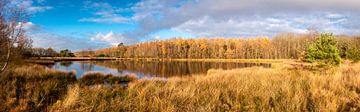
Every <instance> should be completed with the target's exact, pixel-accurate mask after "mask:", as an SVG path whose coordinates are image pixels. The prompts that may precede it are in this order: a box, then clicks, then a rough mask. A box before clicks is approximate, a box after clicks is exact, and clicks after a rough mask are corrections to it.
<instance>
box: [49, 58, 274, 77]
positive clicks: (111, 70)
mask: <svg viewBox="0 0 360 112" xmlns="http://www.w3.org/2000/svg"><path fill="white" fill-rule="evenodd" d="M252 66H262V67H266V68H268V67H271V64H269V63H235V62H174V61H72V62H71V61H66V62H57V63H55V65H51V66H49V67H50V68H54V69H58V70H63V71H73V70H75V71H76V76H77V77H81V75H82V74H84V73H86V72H102V73H105V74H113V75H129V74H134V75H136V76H138V77H140V78H141V77H165V78H166V77H172V76H188V75H194V74H205V73H206V72H207V71H208V70H209V69H225V70H227V69H234V68H244V67H252Z"/></svg>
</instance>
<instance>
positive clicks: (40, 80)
mask: <svg viewBox="0 0 360 112" xmlns="http://www.w3.org/2000/svg"><path fill="white" fill-rule="evenodd" d="M133 80H135V78H134V77H132V76H121V77H117V76H112V75H104V74H100V73H87V74H84V75H83V77H81V78H80V79H76V77H75V73H74V72H61V71H56V70H51V69H46V68H45V67H44V66H40V65H24V66H19V67H12V69H9V70H7V71H5V72H3V73H1V74H0V87H1V89H0V111H2V112H4V111H5V112H6V111H14V112H17V111H35V112H38V111H50V110H51V109H52V105H53V104H55V103H56V102H58V101H61V99H63V98H64V97H66V95H67V92H68V91H69V90H68V88H69V87H72V86H73V85H80V87H81V88H91V87H96V85H106V86H108V87H112V86H116V87H121V88H123V87H124V86H122V84H124V83H125V84H126V83H128V82H130V81H133Z"/></svg>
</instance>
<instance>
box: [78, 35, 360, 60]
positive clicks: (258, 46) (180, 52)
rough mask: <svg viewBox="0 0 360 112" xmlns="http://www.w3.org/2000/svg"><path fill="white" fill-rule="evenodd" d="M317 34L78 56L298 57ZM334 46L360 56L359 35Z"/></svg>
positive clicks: (184, 42) (181, 42)
mask: <svg viewBox="0 0 360 112" xmlns="http://www.w3.org/2000/svg"><path fill="white" fill-rule="evenodd" d="M318 37H319V34H318V33H312V34H293V33H283V34H278V35H276V36H274V37H272V38H268V37H256V38H199V39H181V38H177V39H170V40H156V41H150V42H144V43H140V44H134V45H128V46H125V45H123V44H122V43H121V44H119V45H118V46H117V47H112V48H105V49H100V50H96V51H94V52H93V51H82V52H78V53H76V55H77V56H99V57H120V58H191V59H198V58H201V59H204V58H205V59H207V58H221V59H299V58H301V57H302V56H303V55H304V53H305V50H306V49H307V47H308V46H309V45H310V44H312V43H313V42H314V41H315V40H316V38H318ZM336 40H337V49H338V51H339V53H340V56H341V57H342V58H346V59H354V58H357V59H358V58H359V55H360V36H339V35H338V36H336Z"/></svg>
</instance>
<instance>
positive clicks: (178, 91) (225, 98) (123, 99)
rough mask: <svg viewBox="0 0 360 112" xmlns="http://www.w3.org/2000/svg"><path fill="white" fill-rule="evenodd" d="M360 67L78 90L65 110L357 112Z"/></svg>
mask: <svg viewBox="0 0 360 112" xmlns="http://www.w3.org/2000/svg"><path fill="white" fill-rule="evenodd" d="M359 66H360V65H359V64H355V65H344V66H340V67H338V68H334V69H331V70H325V71H317V72H314V71H308V70H298V69H293V68H291V69H288V68H276V69H274V68H260V67H253V68H243V69H234V70H226V71H224V70H210V71H209V72H208V73H207V74H206V75H198V76H192V77H186V78H176V77H175V78H169V79H168V80H166V81H164V80H157V79H152V80H137V81H135V82H133V83H130V84H129V86H128V88H127V89H124V88H106V87H98V88H84V89H80V90H79V92H80V94H81V95H80V96H78V98H73V96H71V95H69V96H68V97H65V99H64V100H65V101H66V100H67V99H69V98H70V99H77V101H78V102H79V103H76V104H73V105H76V106H75V107H76V108H65V110H66V109H68V110H78V111H110V110H114V111H129V110H131V111H359V110H360V96H359V95H360V75H359V73H360V69H359ZM57 107H58V108H59V107H65V104H64V105H57ZM66 107H69V106H66ZM70 107H71V106H70ZM73 107H74V106H73ZM63 109H64V108H63Z"/></svg>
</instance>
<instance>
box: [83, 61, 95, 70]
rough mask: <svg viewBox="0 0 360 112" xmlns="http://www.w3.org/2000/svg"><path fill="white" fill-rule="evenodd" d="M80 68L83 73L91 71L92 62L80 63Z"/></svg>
mask: <svg viewBox="0 0 360 112" xmlns="http://www.w3.org/2000/svg"><path fill="white" fill-rule="evenodd" d="M80 68H81V70H83V71H91V70H93V68H94V62H92V61H89V62H80Z"/></svg>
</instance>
